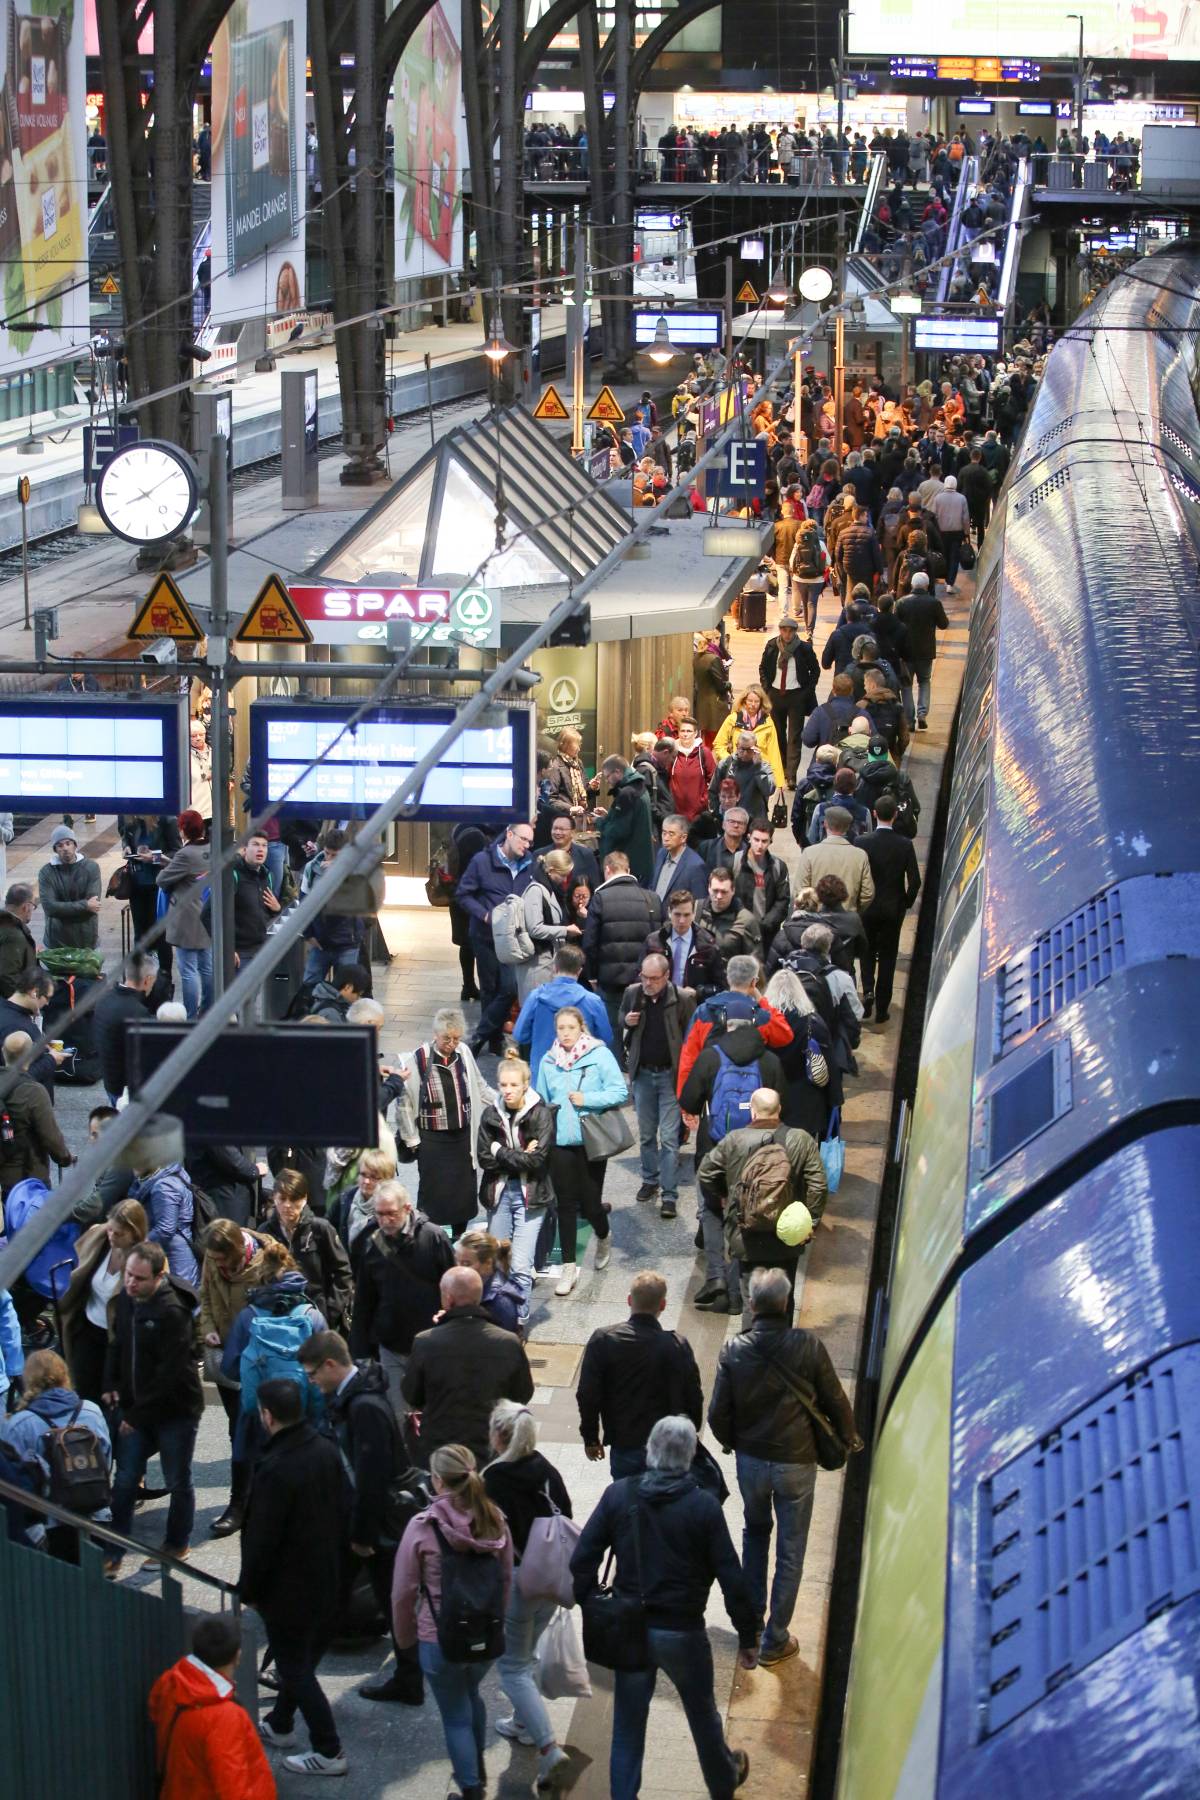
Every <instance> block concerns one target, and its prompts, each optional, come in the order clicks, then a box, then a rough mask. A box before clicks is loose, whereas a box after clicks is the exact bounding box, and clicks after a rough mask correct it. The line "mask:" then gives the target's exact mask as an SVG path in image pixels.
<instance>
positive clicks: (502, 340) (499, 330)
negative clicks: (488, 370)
mask: <svg viewBox="0 0 1200 1800" xmlns="http://www.w3.org/2000/svg"><path fill="white" fill-rule="evenodd" d="M515 348H516V346H515V345H514V344H510V343H509V341H508V339H507V338H506V337H505V335H504V323H503V321H502V319H501V317H500V314H499V313H498V312H494V313H493V314H492V325H491V335H490V336H489V338H488V341H487V343H486V344H485V345H484V346H483V354H484V355H485V356H486V357H487V359H488V361H489V362H490V363H491V365H492V367H493V369H498V368H499V367H500V364H501V363H502V362H503V361H504V359H505V358H506V357H508V356H511V355H512V354H513V352H514V350H515Z"/></svg>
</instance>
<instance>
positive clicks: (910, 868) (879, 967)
mask: <svg viewBox="0 0 1200 1800" xmlns="http://www.w3.org/2000/svg"><path fill="white" fill-rule="evenodd" d="M895 818H896V796H895V794H894V793H892V791H891V790H890V789H887V790H885V791H884V792H883V793H882V794H880V796H879V798H878V800H877V801H876V802H875V830H874V831H868V833H867V834H866V836H865V837H861V838H859V840H858V845H859V849H860V850H865V851H866V853H867V861H868V862H869V863H870V865H871V878H872V880H873V881H874V883H875V898H874V899H873V900H872V902H871V904H870V906H868V908H867V910H866V912H865V913H864V914H863V925H864V926H865V928H866V933H867V943H868V945H869V946H870V948H869V951H868V954H867V956H866V958H865V959H864V962H863V968H864V971H865V975H864V980H865V982H866V989H867V991H866V992H865V993H864V995H863V1008H864V1011H866V1012H870V1010H871V1005H872V1003H874V1006H875V1021H876V1023H877V1024H879V1025H883V1024H886V1022H887V1018H888V1009H889V1007H890V1006H891V1004H892V984H893V982H894V981H895V978H896V957H897V955H898V953H899V949H900V927H901V926H902V925H903V923H904V915H905V913H906V912H907V911H908V909H909V907H910V906H911V905H912V904H913V901H914V900H915V899H916V897H917V895H918V894H919V893H920V891H921V871H920V868H919V867H918V865H917V853H916V851H915V850H914V849H913V845H912V840H911V838H906V837H901V836H900V833H899V832H898V831H896V829H895Z"/></svg>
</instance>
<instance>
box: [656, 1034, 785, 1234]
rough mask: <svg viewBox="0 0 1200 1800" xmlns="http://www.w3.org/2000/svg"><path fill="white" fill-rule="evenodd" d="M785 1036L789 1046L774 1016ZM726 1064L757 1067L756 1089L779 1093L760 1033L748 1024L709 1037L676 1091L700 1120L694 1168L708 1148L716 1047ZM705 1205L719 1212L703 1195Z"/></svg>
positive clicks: (777, 1072) (776, 1064)
mask: <svg viewBox="0 0 1200 1800" xmlns="http://www.w3.org/2000/svg"><path fill="white" fill-rule="evenodd" d="M776 1016H777V1017H778V1018H779V1020H780V1022H781V1023H782V1025H783V1028H784V1030H785V1031H786V1032H787V1033H788V1036H787V1039H786V1040H785V1041H786V1042H788V1043H790V1042H791V1031H792V1028H791V1026H790V1025H789V1024H788V1023H787V1021H786V1019H784V1017H783V1014H782V1013H779V1014H777V1015H776ZM718 1044H720V1046H721V1050H722V1052H723V1053H724V1054H725V1056H727V1057H728V1059H729V1061H730V1062H732V1063H736V1064H737V1066H738V1067H739V1068H745V1067H746V1066H747V1065H748V1064H750V1063H752V1062H757V1063H758V1069H759V1083H758V1085H759V1086H760V1087H767V1088H774V1090H775V1092H776V1093H777V1094H782V1092H783V1086H784V1082H783V1068H782V1065H781V1064H780V1061H779V1058H778V1057H777V1056H776V1054H775V1052H774V1051H773V1050H768V1048H767V1047H766V1045H765V1043H764V1042H763V1038H762V1033H761V1032H760V1031H755V1030H754V1029H753V1028H752V1027H751V1026H750V1025H749V1024H738V1023H734V1024H732V1025H731V1027H730V1029H729V1030H728V1031H725V1032H722V1033H721V1035H720V1036H719V1037H716V1038H714V1037H711V1036H710V1037H709V1039H708V1041H707V1042H706V1043H705V1045H704V1046H703V1048H702V1049H701V1051H700V1054H699V1056H698V1057H697V1058H696V1060H695V1063H694V1064H693V1065H692V1067H691V1069H690V1070H689V1072H688V1076H687V1080H686V1081H685V1082H684V1084H683V1086H682V1087H681V1088H680V1091H679V1104H680V1106H681V1107H682V1108H683V1110H684V1112H686V1113H693V1114H694V1115H695V1116H696V1117H698V1118H699V1120H700V1125H699V1128H698V1130H697V1132H696V1166H697V1168H698V1167H699V1165H700V1162H701V1161H702V1159H703V1158H704V1156H705V1155H706V1153H707V1152H708V1150H709V1149H710V1147H711V1145H712V1129H711V1126H710V1123H709V1117H708V1103H709V1101H710V1099H711V1098H712V1093H713V1089H714V1087H715V1084H716V1079H717V1074H718V1071H719V1069H720V1067H721V1060H720V1057H719V1056H718V1054H717V1045H718ZM704 1202H705V1205H706V1206H707V1207H708V1208H709V1210H710V1211H713V1212H719V1211H720V1210H721V1208H720V1207H719V1206H714V1205H713V1204H712V1202H711V1201H710V1199H709V1197H708V1196H707V1195H705V1196H704Z"/></svg>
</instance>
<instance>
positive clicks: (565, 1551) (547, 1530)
mask: <svg viewBox="0 0 1200 1800" xmlns="http://www.w3.org/2000/svg"><path fill="white" fill-rule="evenodd" d="M542 1494H543V1498H544V1499H545V1500H546V1501H547V1503H548V1504H549V1506H550V1509H551V1510H550V1512H549V1514H548V1515H547V1516H546V1517H544V1518H540V1519H535V1520H534V1521H533V1524H532V1525H531V1526H530V1527H529V1536H528V1538H527V1539H526V1541H525V1549H524V1551H523V1552H522V1554H521V1560H520V1562H519V1563H518V1564H517V1567H516V1571H515V1575H514V1580H515V1581H516V1584H517V1591H518V1592H519V1593H520V1595H521V1596H522V1598H523V1599H525V1600H529V1601H537V1600H557V1602H558V1604H559V1605H560V1606H574V1604H575V1584H574V1582H573V1581H572V1580H571V1557H572V1555H573V1554H574V1551H575V1546H576V1544H577V1543H578V1542H579V1536H580V1530H581V1527H580V1526H578V1525H576V1524H575V1523H574V1521H573V1520H571V1519H568V1518H567V1516H566V1514H565V1513H561V1512H559V1510H558V1508H557V1506H555V1504H554V1502H553V1500H551V1499H550V1492H549V1489H548V1488H543V1490H542Z"/></svg>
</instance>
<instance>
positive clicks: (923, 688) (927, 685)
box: [896, 569, 950, 731]
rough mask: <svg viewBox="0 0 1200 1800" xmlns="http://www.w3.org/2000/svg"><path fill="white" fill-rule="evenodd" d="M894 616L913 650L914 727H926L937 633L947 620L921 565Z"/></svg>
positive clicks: (911, 664) (946, 628)
mask: <svg viewBox="0 0 1200 1800" xmlns="http://www.w3.org/2000/svg"><path fill="white" fill-rule="evenodd" d="M896 617H897V618H898V619H900V620H902V621H903V624H904V628H905V630H906V631H907V632H908V644H909V649H910V651H911V653H912V654H911V656H910V657H909V663H910V666H911V669H912V678H913V680H915V682H916V684H917V707H916V711H917V730H918V731H927V730H928V729H929V726H928V718H927V715H928V712H929V700H930V689H931V687H932V685H933V665H934V661H935V660H936V657H937V634H938V632H939V631H947V630H948V629H949V626H950V621H949V619H948V618H947V617H946V609H945V607H944V606H943V605H942V603H941V601H940V600H939V599H938V598H937V596H936V595H935V594H932V593H931V592H930V589H929V577H928V575H927V574H926V573H925V571H924V569H918V571H917V572H916V574H915V575H914V576H913V578H912V591H911V593H908V594H906V595H905V596H904V598H903V600H901V601H898V602H897V605H896Z"/></svg>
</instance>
